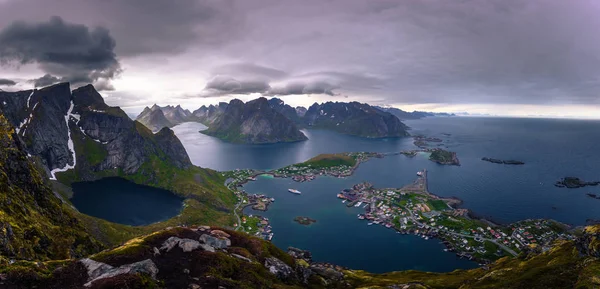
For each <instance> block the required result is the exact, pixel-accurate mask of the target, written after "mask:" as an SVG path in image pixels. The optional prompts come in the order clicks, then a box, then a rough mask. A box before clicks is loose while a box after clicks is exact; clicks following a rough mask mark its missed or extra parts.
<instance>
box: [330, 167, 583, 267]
mask: <svg viewBox="0 0 600 289" xmlns="http://www.w3.org/2000/svg"><path fill="white" fill-rule="evenodd" d="M337 197H338V198H340V199H342V203H344V204H345V205H346V206H348V207H357V208H361V209H364V213H359V214H357V218H358V219H360V220H364V221H366V222H367V225H369V226H370V225H380V226H384V227H386V228H390V229H394V230H396V231H397V233H398V234H414V235H417V236H421V237H422V238H424V239H430V238H437V239H439V240H440V241H441V242H442V243H443V244H444V245H445V246H446V249H444V250H445V251H450V252H454V253H456V254H457V255H458V256H459V257H462V258H468V259H470V260H475V261H478V262H480V263H482V264H486V263H489V262H491V261H493V260H496V259H498V258H500V257H503V256H508V255H512V256H517V255H518V254H519V253H520V252H526V251H528V250H539V251H546V250H549V249H550V248H551V245H552V243H554V242H555V241H556V240H560V239H563V240H572V239H574V235H573V234H571V233H569V228H568V227H567V226H566V225H564V224H560V223H558V222H555V221H551V220H524V221H519V222H516V223H512V224H509V225H507V226H503V225H498V224H494V223H492V222H489V221H486V220H482V219H476V218H472V217H470V216H469V214H468V210H467V209H460V208H457V206H458V205H460V203H461V201H460V200H459V199H456V198H441V197H438V196H436V195H433V194H431V193H429V192H428V190H427V170H423V171H419V172H417V179H416V180H415V181H414V182H413V183H412V184H409V185H407V186H404V187H402V188H399V189H377V188H374V187H373V185H372V184H370V183H367V182H364V183H361V184H357V185H354V186H353V187H352V188H350V189H344V190H342V191H341V192H340V193H339V194H337Z"/></svg>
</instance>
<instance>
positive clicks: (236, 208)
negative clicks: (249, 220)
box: [233, 201, 244, 232]
mask: <svg viewBox="0 0 600 289" xmlns="http://www.w3.org/2000/svg"><path fill="white" fill-rule="evenodd" d="M241 204H242V201H240V202H239V203H237V205H235V209H233V214H234V215H235V217H236V218H237V227H235V230H234V231H237V230H238V229H240V228H242V232H244V226H242V220H241V219H240V216H239V215H238V213H237V210H238V209H239V208H240V205H241Z"/></svg>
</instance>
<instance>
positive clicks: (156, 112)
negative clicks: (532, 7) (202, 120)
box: [136, 104, 198, 132]
mask: <svg viewBox="0 0 600 289" xmlns="http://www.w3.org/2000/svg"><path fill="white" fill-rule="evenodd" d="M136 120H137V121H139V122H141V123H142V124H143V125H145V126H146V127H147V128H149V129H150V130H152V131H154V132H156V131H159V130H161V129H162V128H163V127H173V126H176V125H178V124H180V123H184V122H188V121H198V120H197V119H196V117H195V116H194V114H192V112H190V111H189V110H187V109H183V108H181V106H180V105H177V106H171V105H168V106H165V107H160V106H158V105H156V104H154V105H153V106H152V107H147V106H146V107H145V108H144V110H142V112H141V113H140V114H139V115H138V116H137V117H136Z"/></svg>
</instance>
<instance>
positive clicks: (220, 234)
mask: <svg viewBox="0 0 600 289" xmlns="http://www.w3.org/2000/svg"><path fill="white" fill-rule="evenodd" d="M210 234H211V235H213V236H215V237H217V238H229V237H231V235H229V234H227V233H225V232H223V231H221V230H212V231H210Z"/></svg>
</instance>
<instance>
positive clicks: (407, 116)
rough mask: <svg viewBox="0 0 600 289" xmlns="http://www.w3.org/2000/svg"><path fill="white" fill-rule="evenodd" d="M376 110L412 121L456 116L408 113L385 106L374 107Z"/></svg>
mask: <svg viewBox="0 0 600 289" xmlns="http://www.w3.org/2000/svg"><path fill="white" fill-rule="evenodd" d="M374 107H375V108H376V109H379V110H381V111H385V112H389V113H391V114H393V115H395V116H396V117H398V119H400V120H411V119H421V118H425V117H433V116H456V115H455V114H453V113H446V112H426V111H417V110H415V111H413V112H407V111H404V110H401V109H399V108H395V107H384V106H374Z"/></svg>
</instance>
